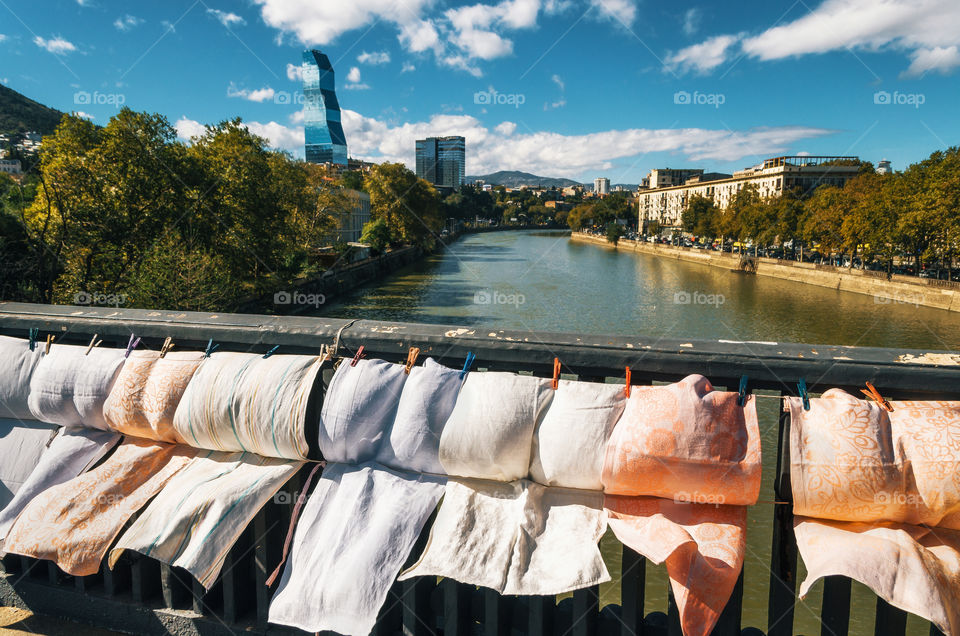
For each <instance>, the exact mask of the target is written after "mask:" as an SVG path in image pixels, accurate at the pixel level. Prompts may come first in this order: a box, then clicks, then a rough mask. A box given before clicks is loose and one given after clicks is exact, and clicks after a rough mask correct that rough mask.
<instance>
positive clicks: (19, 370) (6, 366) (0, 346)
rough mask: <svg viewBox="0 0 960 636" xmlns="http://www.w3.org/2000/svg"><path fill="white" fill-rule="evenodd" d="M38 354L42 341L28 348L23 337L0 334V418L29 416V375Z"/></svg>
mask: <svg viewBox="0 0 960 636" xmlns="http://www.w3.org/2000/svg"><path fill="white" fill-rule="evenodd" d="M42 357H43V346H42V345H40V344H37V346H36V347H35V348H34V350H33V351H30V344H29V342H28V341H27V340H23V339H21V338H10V337H9V336H0V360H2V361H3V364H0V418H3V419H12V420H25V419H33V414H32V413H30V405H29V402H28V396H29V395H30V378H32V377H33V372H34V371H35V370H36V368H37V365H38V364H40V359H41V358H42Z"/></svg>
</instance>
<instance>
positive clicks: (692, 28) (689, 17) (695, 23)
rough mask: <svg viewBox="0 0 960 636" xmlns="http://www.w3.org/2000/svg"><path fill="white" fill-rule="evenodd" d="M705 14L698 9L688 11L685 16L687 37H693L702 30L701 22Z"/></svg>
mask: <svg viewBox="0 0 960 636" xmlns="http://www.w3.org/2000/svg"><path fill="white" fill-rule="evenodd" d="M702 17H703V13H702V12H701V11H700V9H698V8H697V7H693V8H692V9H687V12H686V13H684V14H683V32H684V33H685V34H687V35H693V34H694V33H696V32H697V29H699V28H700V20H701V18H702Z"/></svg>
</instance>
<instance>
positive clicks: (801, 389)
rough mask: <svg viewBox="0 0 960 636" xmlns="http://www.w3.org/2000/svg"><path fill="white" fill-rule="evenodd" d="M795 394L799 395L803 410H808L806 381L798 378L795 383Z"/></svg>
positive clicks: (808, 395)
mask: <svg viewBox="0 0 960 636" xmlns="http://www.w3.org/2000/svg"><path fill="white" fill-rule="evenodd" d="M797 393H799V394H800V397H801V399H803V410H804V411H809V410H810V394H809V393H807V381H806V380H804V379H803V378H800V381H799V382H797Z"/></svg>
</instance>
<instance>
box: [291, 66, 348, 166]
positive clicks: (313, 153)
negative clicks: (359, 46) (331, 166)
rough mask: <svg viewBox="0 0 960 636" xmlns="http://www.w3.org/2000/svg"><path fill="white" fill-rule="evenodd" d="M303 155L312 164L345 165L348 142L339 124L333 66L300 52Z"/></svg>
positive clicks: (338, 104) (338, 105)
mask: <svg viewBox="0 0 960 636" xmlns="http://www.w3.org/2000/svg"><path fill="white" fill-rule="evenodd" d="M302 68H303V97H304V105H303V127H304V141H305V146H304V152H305V155H306V159H307V161H309V162H311V163H336V164H340V165H343V166H345V165H347V140H346V137H344V135H343V126H342V125H341V123H340V103H339V102H337V93H336V91H335V88H334V83H333V66H332V65H331V64H330V59H329V58H328V57H327V56H326V55H324V54H323V53H321V52H320V51H316V50H313V51H304V52H303V67H302Z"/></svg>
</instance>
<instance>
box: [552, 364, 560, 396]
mask: <svg viewBox="0 0 960 636" xmlns="http://www.w3.org/2000/svg"><path fill="white" fill-rule="evenodd" d="M558 386H560V358H554V359H553V390H554V391H556V390H557V387H558Z"/></svg>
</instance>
